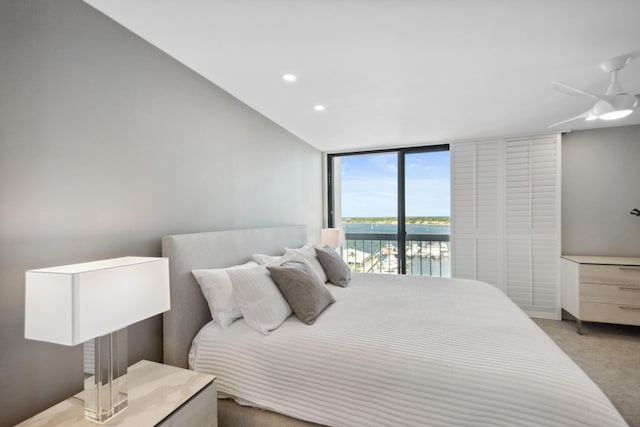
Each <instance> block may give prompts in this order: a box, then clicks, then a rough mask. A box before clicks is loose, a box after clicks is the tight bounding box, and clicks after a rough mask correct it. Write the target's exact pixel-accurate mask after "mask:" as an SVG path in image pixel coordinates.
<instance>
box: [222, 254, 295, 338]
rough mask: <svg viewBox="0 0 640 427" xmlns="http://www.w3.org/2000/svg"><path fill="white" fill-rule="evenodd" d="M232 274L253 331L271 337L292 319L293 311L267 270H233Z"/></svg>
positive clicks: (242, 308) (245, 315) (236, 292)
mask: <svg viewBox="0 0 640 427" xmlns="http://www.w3.org/2000/svg"><path fill="white" fill-rule="evenodd" d="M228 273H229V277H230V278H231V283H232V284H233V293H234V296H235V298H236V301H237V302H238V305H239V306H240V311H241V312H242V316H243V317H244V320H245V321H246V322H247V324H248V325H249V326H250V327H252V328H253V329H255V330H256V331H258V332H261V333H263V334H268V333H269V332H270V331H272V330H274V329H276V328H277V327H278V326H280V325H281V324H282V322H284V321H285V319H286V318H287V317H289V315H290V314H291V307H289V304H287V300H285V299H284V297H283V296H282V294H281V293H280V291H279V290H278V286H276V284H275V283H274V282H273V280H272V279H271V276H270V275H269V271H268V270H267V268H266V267H263V266H260V267H255V268H252V269H242V270H241V269H237V270H229V271H228Z"/></svg>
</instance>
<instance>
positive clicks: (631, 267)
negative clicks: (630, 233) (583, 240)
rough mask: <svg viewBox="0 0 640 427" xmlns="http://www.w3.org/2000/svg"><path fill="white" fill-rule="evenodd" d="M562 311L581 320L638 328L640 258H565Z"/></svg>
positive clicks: (563, 259)
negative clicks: (635, 326)
mask: <svg viewBox="0 0 640 427" xmlns="http://www.w3.org/2000/svg"><path fill="white" fill-rule="evenodd" d="M561 268H562V308H563V309H564V310H565V311H567V312H568V313H570V314H571V315H573V316H575V318H576V319H577V321H578V332H579V333H581V330H580V328H581V321H590V322H605V323H620V324H627V325H640V258H637V257H601V256H572V255H565V256H563V257H562V261H561Z"/></svg>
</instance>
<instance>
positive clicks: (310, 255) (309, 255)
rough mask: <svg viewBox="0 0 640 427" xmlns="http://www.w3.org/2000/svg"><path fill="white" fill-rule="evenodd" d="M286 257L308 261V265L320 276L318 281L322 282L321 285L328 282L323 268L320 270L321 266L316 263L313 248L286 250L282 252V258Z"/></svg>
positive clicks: (316, 259)
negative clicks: (299, 257)
mask: <svg viewBox="0 0 640 427" xmlns="http://www.w3.org/2000/svg"><path fill="white" fill-rule="evenodd" d="M287 255H289V257H290V258H293V257H294V256H302V257H304V258H305V259H306V260H307V261H309V264H311V266H312V267H313V269H314V270H315V271H316V273H318V276H320V280H322V283H327V281H328V280H329V279H328V277H327V273H325V271H324V268H322V265H321V264H320V262H319V261H318V257H317V256H316V252H315V250H314V248H313V246H303V247H301V248H299V249H289V248H287V249H286V250H285V251H284V256H287ZM292 255H293V256H292Z"/></svg>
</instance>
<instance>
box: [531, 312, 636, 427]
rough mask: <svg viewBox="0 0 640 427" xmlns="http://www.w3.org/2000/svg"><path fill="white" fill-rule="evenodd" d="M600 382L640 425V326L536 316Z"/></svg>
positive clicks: (627, 417)
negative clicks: (580, 324)
mask: <svg viewBox="0 0 640 427" xmlns="http://www.w3.org/2000/svg"><path fill="white" fill-rule="evenodd" d="M534 320H535V322H536V323H537V324H538V326H540V327H541V328H542V329H543V330H544V331H545V332H546V333H547V334H548V335H549V336H550V337H551V338H552V339H553V340H554V341H555V342H556V344H558V346H559V347H560V348H561V349H562V350H564V352H565V353H567V354H568V355H569V357H571V358H572V359H573V360H574V361H575V362H576V364H578V366H580V367H581V368H582V370H583V371H585V372H586V373H587V375H589V377H591V379H592V380H593V381H594V382H595V383H596V384H598V386H599V387H600V388H601V389H602V391H603V392H604V393H605V394H606V395H607V396H608V397H609V399H610V400H611V402H612V403H613V404H614V406H615V407H616V408H618V410H619V411H620V413H621V414H622V416H623V417H624V419H625V420H627V423H629V425H630V426H631V427H640V327H638V326H624V325H610V324H604V323H585V322H583V332H584V335H578V334H577V333H576V324H575V322H574V321H571V320H564V321H559V320H546V319H534Z"/></svg>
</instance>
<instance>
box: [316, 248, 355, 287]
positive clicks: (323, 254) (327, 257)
mask: <svg viewBox="0 0 640 427" xmlns="http://www.w3.org/2000/svg"><path fill="white" fill-rule="evenodd" d="M316 255H317V256H318V261H320V264H322V267H323V268H324V270H325V271H326V272H327V277H328V278H329V281H330V282H331V283H333V284H334V285H336V286H341V287H343V288H345V287H346V286H347V285H348V284H349V281H351V270H349V266H348V265H347V264H346V263H345V262H344V260H343V259H342V257H340V255H338V253H337V252H336V251H334V250H333V249H331V248H330V247H328V246H325V247H324V248H316Z"/></svg>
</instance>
